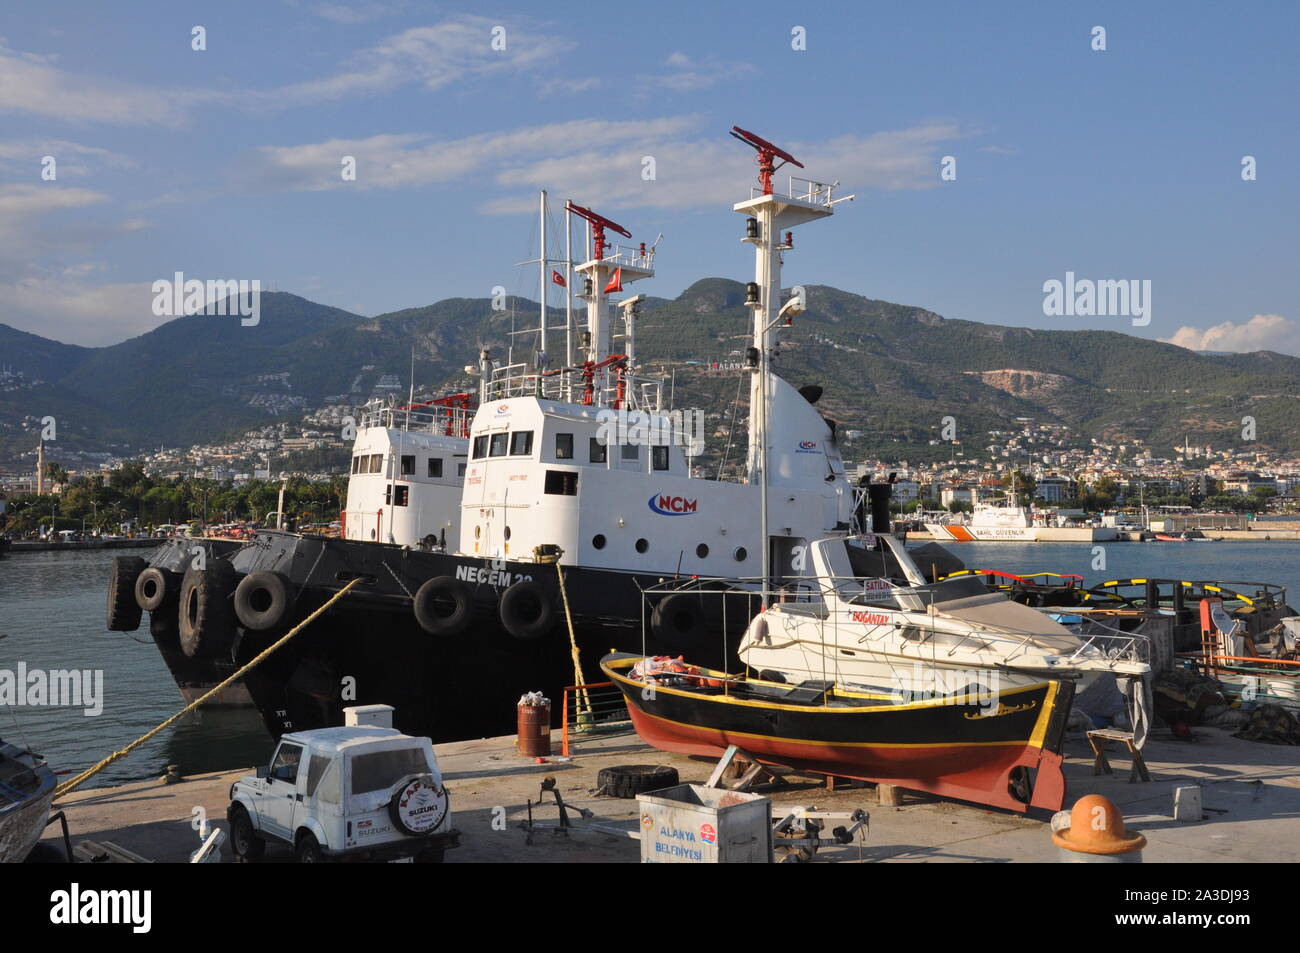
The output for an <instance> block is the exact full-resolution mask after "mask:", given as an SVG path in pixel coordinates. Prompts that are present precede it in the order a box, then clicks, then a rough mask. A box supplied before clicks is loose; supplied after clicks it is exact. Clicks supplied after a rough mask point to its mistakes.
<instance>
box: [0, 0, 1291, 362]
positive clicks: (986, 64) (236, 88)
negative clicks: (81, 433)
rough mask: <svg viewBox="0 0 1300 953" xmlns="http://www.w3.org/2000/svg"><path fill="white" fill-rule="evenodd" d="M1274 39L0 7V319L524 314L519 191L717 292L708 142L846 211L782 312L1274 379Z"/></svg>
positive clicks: (108, 324) (647, 13)
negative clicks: (1124, 338)
mask: <svg viewBox="0 0 1300 953" xmlns="http://www.w3.org/2000/svg"><path fill="white" fill-rule="evenodd" d="M196 27H201V28H202V33H201V36H200V38H201V40H202V43H201V44H200V43H199V42H198V40H197V39H196V37H195V28H196ZM1098 28H1101V29H1102V30H1104V33H1099V32H1098ZM1298 36H1300V4H1295V3H1289V2H1274V3H1269V2H1264V3H1253V4H1250V5H1248V6H1244V7H1243V6H1238V5H1226V4H1217V3H1172V2H1171V3H1159V2H1151V3H1141V4H1130V3H1072V4H1043V3H1029V2H1026V3H990V4H971V3H962V2H954V3H909V4H885V3H847V4H842V5H834V4H817V3H801V4H777V3H767V2H762V0H755V2H750V3H746V4H744V5H743V6H741V5H723V4H718V5H706V4H699V3H690V4H688V3H684V2H679V0H663V2H658V3H653V4H605V5H600V6H599V7H593V6H592V5H591V4H589V3H573V4H566V3H558V4H547V5H538V4H497V5H494V6H491V7H488V6H477V5H476V6H473V7H469V6H466V7H461V8H458V7H455V6H449V5H444V4H434V3H421V2H417V0H358V2H356V3H345V2H342V0H336V2H323V0H262V2H257V3H254V2H243V0H230V2H225V3H220V4H216V3H211V4H176V3H166V2H131V0H123V2H120V3H113V4H104V3H100V2H84V3H76V2H59V0H52V2H49V3H43V4H40V5H35V4H24V5H10V6H8V7H7V8H6V9H5V11H4V15H3V17H0V322H3V323H6V324H9V325H11V326H13V327H17V328H20V329H23V330H26V331H31V332H33V333H36V334H40V335H43V336H45V337H50V338H54V339H56V340H59V341H64V342H68V343H74V344H82V345H104V344H111V343H115V342H117V341H121V340H124V339H126V338H129V337H132V336H135V335H138V334H141V333H144V332H146V331H148V330H150V329H151V328H153V327H156V326H157V325H159V324H161V323H163V322H164V321H166V320H168V318H167V317H166V316H159V315H157V314H155V313H154V309H153V308H152V303H153V299H154V294H153V291H152V284H153V282H154V281H156V280H160V279H170V278H172V276H173V275H174V274H175V273H176V272H181V273H183V274H184V275H185V277H186V278H199V279H219V280H238V279H245V280H252V279H257V280H260V281H261V282H262V286H263V288H273V289H275V290H280V291H291V292H294V293H296V294H300V295H302V296H304V297H306V298H310V299H312V300H314V301H318V302H321V303H323V304H328V305H332V306H335V307H340V308H344V309H346V310H349V311H353V312H356V313H358V314H363V315H367V316H369V315H375V314H380V313H384V312H388V311H393V310H397V309H400V308H408V307H421V306H424V305H427V304H430V303H432V302H434V301H437V300H440V299H443V298H448V297H487V296H489V295H491V294H492V289H493V288H494V287H495V286H502V287H504V288H506V289H507V291H508V292H510V293H519V294H524V295H527V296H529V297H532V298H534V299H535V298H536V296H537V282H536V271H535V269H534V268H519V267H516V263H517V262H520V261H523V260H526V259H529V258H535V257H537V215H536V204H537V191H538V190H539V189H542V188H545V189H548V190H549V192H550V194H551V196H552V198H553V200H554V201H555V204H556V206H557V207H558V206H559V205H560V204H562V202H563V200H564V199H566V198H571V199H573V200H574V201H575V202H577V203H579V204H582V205H587V206H591V207H594V208H595V209H596V210H597V211H599V212H601V213H602V214H604V215H606V216H608V217H610V218H613V219H615V220H616V221H618V222H620V223H621V224H623V225H624V226H626V227H627V228H628V229H629V230H630V231H631V232H632V233H633V236H634V241H647V242H650V241H654V240H655V239H656V237H657V236H659V235H660V234H662V235H663V239H662V241H661V243H660V245H659V247H658V259H657V261H658V273H657V275H656V277H655V278H654V279H653V281H651V282H645V283H644V284H640V285H638V286H637V287H636V290H637V291H638V292H644V293H648V294H652V295H658V296H663V297H672V296H675V295H677V294H678V293H680V292H681V291H682V290H683V289H684V288H686V287H688V286H689V285H690V284H692V283H693V282H695V281H696V280H698V279H700V278H705V277H714V276H725V277H731V278H735V279H737V280H741V281H746V280H749V279H750V278H751V277H752V270H753V261H752V251H751V250H750V248H749V246H747V245H744V244H742V243H741V242H740V241H739V238H740V237H741V235H742V234H743V225H744V223H743V221H742V220H741V217H740V216H739V215H737V214H735V213H734V212H733V211H731V205H732V203H734V202H736V201H739V200H742V199H746V198H748V197H749V189H750V187H751V185H753V184H754V175H755V168H754V163H753V154H752V153H751V152H750V151H749V150H747V149H746V148H745V147H744V146H743V145H741V144H740V143H738V142H736V141H734V140H733V139H731V138H729V137H728V136H727V130H728V129H729V128H730V127H731V126H732V125H733V124H736V125H740V126H742V127H744V128H747V129H750V130H753V131H755V132H757V133H759V134H760V135H762V136H765V137H766V138H768V139H771V140H773V141H775V142H777V143H779V144H780V145H782V146H783V147H785V148H786V149H788V150H789V151H791V152H792V153H793V154H794V155H795V156H796V157H797V158H799V159H800V161H802V162H803V163H804V165H805V167H806V168H805V170H803V171H802V172H800V174H806V175H807V176H808V177H810V178H812V179H816V180H819V181H826V182H835V181H838V182H840V183H841V186H840V190H839V192H838V193H837V194H847V193H853V194H855V195H856V199H855V200H854V201H853V202H851V203H844V204H842V205H840V206H837V214H836V215H835V216H834V217H833V218H832V219H831V220H830V221H828V222H824V223H817V224H815V225H809V226H806V227H805V228H804V229H802V230H801V231H800V232H799V233H798V237H797V240H796V247H795V249H794V250H793V251H792V252H790V253H787V255H786V258H785V272H784V275H783V278H784V284H786V285H787V286H790V285H793V284H827V285H833V286H835V287H838V288H842V289H845V290H848V291H852V292H856V293H860V294H863V295H867V296H869V297H873V298H882V299H885V300H889V301H895V302H900V303H903V304H907V305H914V306H917V307H921V308H926V309H928V310H931V311H934V312H937V313H939V314H941V315H943V316H945V317H949V318H964V319H969V320H975V321H985V322H991V323H996V324H1010V325H1016V326H1027V327H1035V328H1051V329H1066V330H1078V329H1082V328H1099V329H1106V330H1116V331H1124V332H1127V333H1132V334H1140V335H1142V336H1145V337H1151V338H1159V339H1162V340H1169V341H1172V342H1173V343H1176V344H1179V345H1182V346H1184V347H1191V348H1204V349H1209V350H1217V351H1251V350H1257V349H1270V350H1277V351H1281V352H1284V353H1289V354H1293V355H1300V268H1297V262H1296V254H1297V250H1300V215H1297V211H1300V201H1298V200H1300V186H1298V185H1297V157H1300V124H1298V123H1297V119H1300V76H1298V73H1300V67H1298V66H1297V57H1296V55H1295V49H1296V40H1297V37H1298ZM196 45H202V46H203V47H205V48H203V49H195V48H194V47H195V46H196ZM1099 45H1104V49H1099V48H1097V47H1098V46H1099ZM800 46H802V47H803V48H796V47H800ZM501 47H504V48H501ZM47 156H51V157H53V158H54V166H53V169H54V178H53V180H51V179H49V178H47V177H43V171H44V172H45V175H47V176H48V171H46V170H47V169H48V161H47V160H46V157H47ZM345 156H350V157H352V158H353V159H355V171H356V174H355V178H352V179H345V177H344V175H343V174H342V167H343V163H344V157H345ZM646 157H651V158H652V159H653V167H652V171H653V176H648V175H647V171H648V166H647V163H646V161H645V160H646ZM1247 157H1250V158H1249V159H1248V158H1247ZM1244 163H1245V164H1244ZM1247 165H1249V166H1251V167H1253V176H1250V175H1249V173H1247V174H1244V170H1246V168H1247ZM945 170H947V173H948V174H947V176H946V177H945ZM789 171H792V170H789V169H787V170H785V171H784V172H783V173H778V177H777V178H778V183H782V184H784V182H785V179H784V176H785V173H788V172H789ZM954 173H955V175H954ZM559 221H560V216H559V214H558V212H557V213H556V214H555V216H553V218H552V226H551V232H552V236H553V237H554V236H555V233H556V232H557V231H558V227H557V226H558V224H559ZM562 250H563V246H562V244H561V243H559V242H558V241H553V242H552V243H551V244H550V254H551V255H552V256H557V255H560V254H562ZM1067 274H1072V275H1074V276H1075V282H1076V285H1077V283H1078V282H1079V281H1080V280H1083V281H1097V282H1100V281H1119V280H1124V281H1133V282H1138V285H1136V286H1134V288H1135V290H1141V289H1144V288H1146V289H1149V304H1150V309H1149V313H1148V315H1147V316H1148V317H1149V319H1150V320H1149V323H1146V324H1142V323H1140V322H1141V320H1142V319H1141V318H1140V317H1137V316H1136V314H1135V313H1134V312H1133V311H1132V309H1130V311H1129V312H1127V313H1122V314H1106V315H1097V314H1093V315H1087V314H1078V313H1073V314H1070V313H1066V314H1048V313H1045V311H1046V310H1047V309H1046V307H1045V300H1046V299H1047V298H1048V297H1049V296H1048V294H1047V291H1048V287H1049V284H1048V283H1050V282H1052V281H1059V282H1061V283H1062V284H1063V285H1064V283H1065V282H1066V281H1067ZM1145 282H1149V285H1146V284H1143V283H1145ZM558 291H559V289H555V288H552V289H551V293H552V295H555V294H556V293H557V292H558ZM552 301H553V303H554V302H557V301H558V298H555V297H553V298H552ZM1058 310H1059V309H1058ZM1066 310H1067V311H1069V310H1075V309H1073V308H1070V309H1066ZM1085 310H1086V309H1085ZM1135 321H1138V322H1139V323H1137V324H1135V323H1134V322H1135ZM2 362H3V355H0V363H2Z"/></svg>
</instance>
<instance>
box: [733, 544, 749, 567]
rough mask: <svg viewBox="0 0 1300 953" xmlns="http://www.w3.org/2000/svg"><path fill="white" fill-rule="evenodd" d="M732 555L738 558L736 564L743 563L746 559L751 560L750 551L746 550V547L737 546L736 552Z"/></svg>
mask: <svg viewBox="0 0 1300 953" xmlns="http://www.w3.org/2000/svg"><path fill="white" fill-rule="evenodd" d="M731 555H733V556H735V557H736V562H738V563H743V562H744V561H745V560H746V559H748V558H749V550H748V549H746V548H745V547H744V546H737V547H736V551H735V552H734V553H732V554H731Z"/></svg>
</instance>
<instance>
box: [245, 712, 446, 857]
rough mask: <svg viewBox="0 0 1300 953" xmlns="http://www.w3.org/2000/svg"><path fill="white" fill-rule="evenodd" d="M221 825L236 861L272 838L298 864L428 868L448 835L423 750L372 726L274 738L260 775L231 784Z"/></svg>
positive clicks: (435, 778)
mask: <svg viewBox="0 0 1300 953" xmlns="http://www.w3.org/2000/svg"><path fill="white" fill-rule="evenodd" d="M385 707H386V706H385ZM226 818H227V819H228V820H229V822H230V844H231V848H232V849H233V850H234V852H235V854H236V856H238V857H239V858H240V859H241V860H257V859H258V858H259V857H261V856H262V853H263V851H265V849H266V842H267V841H268V840H274V841H279V842H281V843H284V844H286V845H288V846H290V847H292V848H293V849H294V852H295V853H296V854H297V856H298V860H299V861H302V862H304V863H311V862H319V861H326V860H352V859H356V860H406V859H414V860H416V861H421V862H428V863H438V862H440V861H441V860H442V859H443V852H444V851H445V850H446V849H447V848H448V847H455V846H457V843H456V841H457V836H458V835H457V833H456V831H454V830H452V827H451V805H450V802H449V800H448V796H447V790H446V788H444V787H443V784H442V774H441V772H440V771H439V770H438V760H437V758H436V756H435V755H434V753H433V744H432V742H430V741H429V739H428V738H413V737H411V736H410V735H404V734H402V733H401V732H400V731H397V730H396V729H393V728H384V727H378V726H375V725H346V726H343V727H339V728H320V729H317V730H314V731H298V732H294V733H293V734H287V735H284V736H283V737H282V738H281V739H280V744H279V747H277V748H276V750H275V754H274V756H273V757H272V758H271V764H270V767H269V768H258V769H257V774H256V776H246V777H243V778H240V779H239V780H238V781H236V782H235V783H234V784H233V785H231V787H230V807H229V808H227V810H226Z"/></svg>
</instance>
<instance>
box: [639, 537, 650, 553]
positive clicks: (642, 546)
mask: <svg viewBox="0 0 1300 953" xmlns="http://www.w3.org/2000/svg"><path fill="white" fill-rule="evenodd" d="M649 548H650V541H649V540H647V539H638V540H637V541H636V551H637V552H638V553H644V552H645V551H646V550H647V549H649Z"/></svg>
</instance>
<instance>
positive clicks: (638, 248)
mask: <svg viewBox="0 0 1300 953" xmlns="http://www.w3.org/2000/svg"><path fill="white" fill-rule="evenodd" d="M600 260H601V262H602V263H603V264H606V265H612V266H613V267H615V268H635V269H637V270H638V271H654V268H655V252H654V249H653V248H646V246H645V245H610V246H609V254H607V255H605V256H604V257H603V258H601V259H600Z"/></svg>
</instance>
